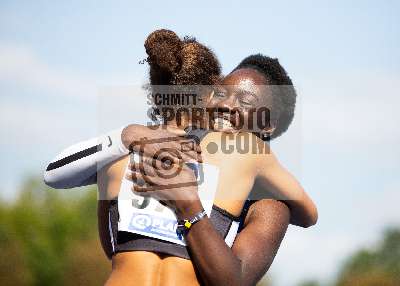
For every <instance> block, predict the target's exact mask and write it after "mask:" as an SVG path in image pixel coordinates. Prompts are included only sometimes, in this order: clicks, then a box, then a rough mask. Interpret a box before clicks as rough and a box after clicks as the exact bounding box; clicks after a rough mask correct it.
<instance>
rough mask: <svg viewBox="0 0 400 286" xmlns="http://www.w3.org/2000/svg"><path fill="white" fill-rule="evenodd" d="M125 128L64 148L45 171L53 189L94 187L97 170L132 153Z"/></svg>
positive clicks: (45, 178) (47, 181) (48, 182)
mask: <svg viewBox="0 0 400 286" xmlns="http://www.w3.org/2000/svg"><path fill="white" fill-rule="evenodd" d="M121 132H122V128H120V129H117V130H113V131H111V132H109V133H107V134H105V135H103V136H99V137H97V138H93V139H90V140H86V141H83V142H80V143H77V144H74V145H73V146H70V147H68V148H66V149H64V150H63V151H62V152H61V153H60V154H59V155H57V156H56V158H55V159H54V160H52V161H51V162H50V163H49V165H48V166H47V168H46V171H45V172H44V181H45V183H46V184H47V185H49V186H50V187H53V188H56V189H67V188H73V187H80V186H85V185H90V184H94V183H96V181H97V171H98V170H99V169H100V168H102V167H104V166H105V165H106V164H108V163H110V162H112V161H115V160H117V159H119V158H121V157H122V156H124V155H126V154H128V153H129V150H128V149H127V148H126V147H125V146H124V145H123V143H122V140H121Z"/></svg>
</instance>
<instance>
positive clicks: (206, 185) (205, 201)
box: [118, 154, 219, 245]
mask: <svg viewBox="0 0 400 286" xmlns="http://www.w3.org/2000/svg"><path fill="white" fill-rule="evenodd" d="M132 157H133V161H135V162H138V159H139V158H138V156H137V154H132V155H131V157H130V160H132ZM195 166H196V167H197V170H198V172H202V173H203V174H202V176H201V175H199V176H198V177H202V179H201V180H200V181H199V180H198V191H199V197H200V201H201V203H202V205H203V208H204V210H205V211H206V212H207V215H208V216H210V213H211V209H212V206H213V202H214V197H215V193H216V191H217V186H218V174H219V170H218V168H217V167H216V166H214V165H209V164H197V163H196V164H195ZM128 171H129V170H128V166H126V169H125V172H124V176H123V179H122V182H121V187H120V192H119V195H118V212H119V221H118V231H127V232H131V233H136V234H140V235H144V236H148V237H153V238H157V239H161V240H165V241H169V242H173V243H176V244H180V245H186V244H185V241H184V239H183V238H180V237H178V235H177V233H176V227H177V225H178V222H177V219H176V216H175V213H174V211H172V210H171V209H170V208H168V207H166V206H164V205H163V204H161V203H160V202H159V201H158V200H156V199H154V198H151V197H143V196H141V195H137V194H135V193H133V192H132V187H133V182H132V181H130V180H128V179H126V178H125V175H126V174H127V173H128ZM182 183H183V182H182ZM165 191H166V192H168V190H165Z"/></svg>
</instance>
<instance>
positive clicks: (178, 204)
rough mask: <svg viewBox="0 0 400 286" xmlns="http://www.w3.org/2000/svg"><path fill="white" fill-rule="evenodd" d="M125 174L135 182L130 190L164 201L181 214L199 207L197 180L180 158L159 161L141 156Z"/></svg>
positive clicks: (197, 210)
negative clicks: (129, 171)
mask: <svg viewBox="0 0 400 286" xmlns="http://www.w3.org/2000/svg"><path fill="white" fill-rule="evenodd" d="M130 167H131V170H132V172H131V173H130V174H128V175H127V178H128V179H130V180H132V181H134V182H135V183H136V185H135V186H133V188H132V190H133V191H134V192H137V193H140V194H141V195H144V196H147V195H148V196H152V197H154V198H156V199H157V200H159V201H162V202H164V203H166V204H167V205H168V206H169V207H171V208H172V209H174V210H175V211H176V213H177V214H178V217H179V216H182V217H184V218H186V217H190V216H191V215H192V214H194V213H197V212H199V211H201V209H202V206H201V202H200V199H199V195H198V188H197V180H196V176H195V174H194V171H193V170H192V169H191V168H190V167H189V166H188V165H187V164H186V163H184V162H183V161H182V160H179V163H173V162H171V161H169V162H162V161H160V160H157V159H154V158H149V157H142V159H141V161H140V163H133V164H131V166H130Z"/></svg>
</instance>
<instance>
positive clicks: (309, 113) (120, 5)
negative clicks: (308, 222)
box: [0, 1, 400, 286]
mask: <svg viewBox="0 0 400 286" xmlns="http://www.w3.org/2000/svg"><path fill="white" fill-rule="evenodd" d="M399 6H400V5H399V4H398V2H396V1H335V2H334V1H318V2H317V1H297V2H296V3H294V1H292V2H289V1H258V2H257V1H246V2H243V3H240V2H238V1H233V2H231V3H229V4H228V3H214V2H213V1H201V2H197V3H195V4H186V3H185V4H182V2H178V1H169V2H166V1H163V2H161V1H160V2H157V1H151V2H150V1H148V2H146V3H140V4H134V3H133V2H132V1H102V2H100V1H58V2H57V3H56V2H55V1H2V2H1V3H0V90H1V96H0V108H1V112H0V124H1V125H0V126H1V131H2V134H3V136H2V140H1V142H0V146H1V149H0V150H1V151H0V156H1V158H2V160H1V167H0V168H1V172H0V178H1V179H2V182H3V185H2V187H0V192H1V196H2V197H4V198H7V199H12V198H14V197H15V195H16V192H17V191H16V190H17V189H18V185H19V182H20V180H21V179H22V178H23V177H24V176H25V175H29V174H34V175H35V174H36V175H40V174H41V173H42V171H43V168H44V167H45V165H46V163H47V162H48V161H49V160H50V159H52V157H53V156H54V155H55V154H57V152H59V151H60V150H61V149H63V148H64V147H66V146H68V145H70V144H72V143H74V142H78V141H80V140H83V139H87V138H90V137H92V136H95V135H96V134H98V133H99V132H100V131H104V130H102V129H104V128H105V126H103V125H101V124H100V125H101V126H100V125H99V110H101V109H102V107H104V105H105V104H106V102H107V101H104V99H102V97H101V96H100V95H99V94H101V91H104V87H107V86H113V87H118V86H138V85H140V84H142V83H144V82H145V79H146V72H147V69H146V66H145V65H139V64H138V62H139V61H140V60H141V59H143V58H145V51H144V48H143V43H144V39H145V38H146V36H147V35H148V34H149V33H150V32H151V31H153V30H155V29H158V28H168V29H172V30H174V31H175V32H176V33H177V34H179V35H181V36H183V35H186V34H189V35H194V36H196V37H197V38H198V39H199V40H200V41H201V42H204V43H205V44H207V45H209V46H210V47H211V48H212V49H213V50H214V51H215V53H216V54H217V56H218V57H219V59H220V61H221V63H222V66H223V70H224V72H225V73H228V72H229V71H230V70H231V69H232V68H234V67H235V66H236V65H237V64H238V63H239V61H240V60H241V59H243V58H244V57H245V56H247V55H249V54H251V53H256V52H261V53H263V54H266V55H269V56H271V57H277V58H279V60H280V62H281V64H282V65H283V66H284V67H285V68H286V69H287V71H288V72H289V74H290V76H291V77H292V79H293V81H294V83H295V85H296V86H297V90H298V93H299V104H298V107H297V114H296V118H295V122H294V125H293V126H292V127H291V129H290V131H289V133H288V134H286V135H285V136H284V137H282V139H280V140H279V141H277V142H276V143H273V148H274V145H275V146H276V150H277V153H278V155H279V157H280V158H281V160H282V163H283V164H284V165H285V166H287V167H288V168H289V169H290V170H291V171H292V172H293V173H294V174H295V175H296V176H297V177H299V178H300V180H301V182H302V184H303V185H304V187H305V189H306V190H307V191H308V192H309V193H310V194H311V196H312V197H313V198H314V199H315V201H316V202H317V204H318V207H319V212H320V220H319V222H318V225H317V226H315V227H313V228H311V229H307V230H303V229H300V228H296V227H291V228H290V229H289V231H288V234H287V236H286V238H285V241H284V243H283V245H282V247H281V250H280V252H279V254H278V256H277V258H276V261H275V263H274V265H273V267H272V268H271V271H270V273H271V276H272V280H273V281H274V282H276V284H277V285H285V286H286V285H295V283H297V282H298V281H301V280H302V279H305V278H318V279H321V280H324V281H327V280H329V279H330V278H331V277H333V275H334V274H335V273H334V271H335V269H337V267H338V266H339V265H340V262H341V261H342V258H343V257H344V256H345V255H347V254H349V253H351V252H352V251H353V250H355V249H357V248H358V247H360V246H368V245H371V244H372V243H373V242H374V241H375V240H376V239H377V238H378V237H379V234H380V233H381V231H382V230H383V229H384V227H385V226H387V225H399V224H400V216H399V214H398V211H397V205H396V202H398V201H399V199H400V195H399V188H400V180H399V176H398V174H399V173H400V172H399V171H400V168H399V159H400V150H399V147H398V146H400V144H399V143H400V134H399V131H398V128H397V124H398V122H400V115H399V112H398V111H397V107H398V106H400V99H399V95H400V94H399V88H398V87H399V83H400V53H399V48H398V47H399V46H400V43H399V41H400V40H399V39H400V23H399V22H400V20H399V18H398V11H399V10H400V9H399V8H400V7H399ZM132 101H133V102H135V104H136V105H135V106H133V105H130V106H131V107H132V114H131V116H132V117H131V118H132V120H133V121H135V122H145V121H146V118H145V112H143V110H144V109H145V108H146V107H145V105H143V103H142V101H144V99H142V98H137V99H136V98H132ZM100 113H101V112H100ZM124 123H125V122H124V121H123V120H122V119H121V120H120V121H118V120H117V121H116V122H115V124H124ZM292 138H294V141H291V139H292ZM293 142H296V144H293ZM282 146H283V147H282ZM285 146H286V147H285ZM287 146H292V149H293V150H296V152H297V151H299V152H297V153H296V154H293V152H292V153H290V152H289V151H288V148H287ZM286 151H288V152H286ZM293 158H295V159H293ZM288 273H289V274H288Z"/></svg>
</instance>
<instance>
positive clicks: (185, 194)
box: [45, 30, 317, 285]
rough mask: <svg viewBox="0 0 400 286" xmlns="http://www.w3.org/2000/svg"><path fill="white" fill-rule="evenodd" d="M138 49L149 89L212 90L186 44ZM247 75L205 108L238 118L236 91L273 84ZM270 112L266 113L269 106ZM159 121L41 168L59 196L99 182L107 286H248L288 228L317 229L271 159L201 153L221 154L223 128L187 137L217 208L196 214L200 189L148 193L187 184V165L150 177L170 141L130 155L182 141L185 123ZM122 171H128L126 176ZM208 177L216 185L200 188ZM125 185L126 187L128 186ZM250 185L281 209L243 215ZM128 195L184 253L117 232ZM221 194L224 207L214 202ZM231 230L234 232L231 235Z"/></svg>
mask: <svg viewBox="0 0 400 286" xmlns="http://www.w3.org/2000/svg"><path fill="white" fill-rule="evenodd" d="M145 47H146V52H147V53H148V55H149V58H148V62H149V65H150V83H151V84H152V85H171V84H172V85H180V84H183V85H188V84H204V85H212V84H215V83H219V79H220V78H221V75H220V67H219V64H218V61H217V60H216V58H215V56H214V55H213V53H212V52H211V51H210V50H209V49H207V48H206V47H204V46H203V45H201V44H200V43H198V42H197V41H196V40H195V39H184V40H180V39H179V38H178V37H177V36H176V35H175V33H173V32H171V31H167V30H159V31H156V32H153V33H152V34H151V35H150V36H149V37H148V39H147V41H146V45H145ZM254 66H256V65H253V66H252V67H249V66H247V67H246V68H240V69H238V70H236V71H234V72H233V73H231V74H230V75H228V76H227V77H226V78H225V79H224V80H223V81H222V84H221V85H220V86H221V89H223V88H224V87H226V88H225V91H224V94H222V93H218V94H215V93H213V94H212V95H211V96H210V98H209V99H208V100H209V104H210V106H213V107H216V108H221V109H224V110H228V111H229V110H231V109H233V108H237V107H238V106H237V105H238V103H239V102H241V101H242V99H243V98H242V97H243V92H244V91H246V90H245V87H247V88H250V89H251V90H250V92H251V93H252V95H251V96H254V97H255V98H257V97H260V96H263V94H262V93H261V92H259V91H258V89H257V86H258V85H266V84H269V82H268V78H269V77H268V76H270V78H273V77H274V75H272V76H271V75H268V73H266V72H264V71H263V72H261V71H260V70H257V69H259V68H254ZM184 70H185V72H182V71H184ZM228 85H229V86H235V85H237V86H238V89H240V92H241V93H239V92H238V90H236V89H230V88H227V86H228ZM219 92H220V91H219ZM216 96H218V97H216ZM270 102H273V100H272V99H271V100H270ZM249 103H250V104H251V102H249ZM239 107H240V106H239ZM273 107H274V105H273V104H271V106H269V108H273ZM161 116H163V114H162V113H161ZM278 118H279V116H278ZM163 119H164V122H163V125H162V126H160V127H159V128H154V127H152V128H148V127H145V126H140V125H129V126H127V127H125V128H123V129H120V130H117V131H116V132H112V133H110V134H108V135H106V136H104V137H101V138H100V139H96V140H94V141H90V142H89V141H87V142H85V144H77V145H74V146H73V147H71V148H69V149H67V150H66V151H65V152H63V153H62V154H60V155H59V156H58V157H57V158H56V160H54V161H53V162H52V163H50V164H49V166H48V168H47V171H46V172H45V181H46V182H47V183H48V184H49V185H51V186H54V187H61V188H68V187H74V186H79V185H85V184H91V183H95V182H98V185H99V191H100V193H101V194H103V195H104V197H105V198H107V199H110V201H103V200H100V201H99V208H98V216H99V231H100V236H101V240H102V245H103V247H104V249H105V251H106V253H107V254H108V255H111V256H112V262H113V271H112V273H111V275H110V278H109V279H108V281H107V282H106V285H121V284H123V285H131V284H132V285H198V284H206V285H254V284H255V283H256V282H257V281H258V280H259V279H260V278H261V277H262V276H263V274H264V273H265V272H266V270H267V269H268V268H269V266H270V264H271V263H272V260H273V258H274V256H275V254H276V252H277V250H278V248H279V245H280V242H281V240H282V239H283V236H284V234H285V232H286V228H287V225H288V223H289V219H290V220H291V222H292V223H294V224H297V225H300V226H303V227H308V226H310V225H313V224H314V223H315V222H316V219H317V213H316V209H315V206H314V204H313V203H312V201H311V200H310V199H309V198H308V196H307V195H306V194H305V192H304V191H303V189H302V188H301V186H300V185H299V184H298V183H297V181H296V180H295V179H294V178H293V177H292V176H291V175H290V174H289V173H288V172H287V171H285V170H284V169H283V168H282V166H280V164H279V163H278V161H277V160H276V158H275V157H274V156H273V154H272V153H271V152H269V153H267V154H256V155H254V154H240V153H238V152H236V151H234V152H233V153H231V154H224V152H221V151H219V150H221V149H220V148H219V149H218V151H217V152H209V151H208V150H207V145H208V144H209V143H214V144H216V145H217V146H220V145H221V144H222V138H223V137H222V136H223V134H224V132H232V130H234V131H235V132H237V133H240V130H237V129H235V126H237V125H236V124H235V122H230V124H227V125H223V126H225V127H226V126H228V128H225V127H223V128H222V129H221V130H218V131H224V132H203V131H199V132H197V131H195V132H192V133H193V134H194V135H196V136H197V137H198V139H199V141H200V144H199V145H200V149H201V150H202V158H201V160H199V161H201V162H203V163H202V164H203V165H205V166H206V165H213V166H216V169H212V168H211V169H207V168H205V169H204V184H205V185H206V188H207V187H209V188H210V189H213V191H216V200H215V201H214V204H213V206H212V210H211V213H210V214H209V215H206V214H205V213H204V208H205V206H204V205H203V202H202V201H201V200H200V198H199V193H200V192H199V191H198V188H201V186H196V185H195V184H194V185H193V184H192V185H189V186H182V187H179V188H168V189H164V190H159V189H157V187H158V186H161V185H165V184H170V185H174V184H175V183H179V182H181V181H189V182H192V181H195V180H196V179H195V174H194V172H193V171H192V168H189V165H187V164H184V165H183V167H182V169H181V171H180V172H179V173H177V175H176V176H174V177H172V178H168V179H165V178H162V176H161V177H159V176H158V177H157V176H155V175H154V174H155V170H154V169H156V168H157V167H155V166H154V165H153V164H151V163H154V160H153V159H152V155H153V154H154V152H155V151H157V150H158V149H160V148H163V147H164V146H167V147H169V148H175V149H177V148H178V146H177V145H176V142H175V141H168V142H166V141H162V140H160V141H159V142H158V143H157V144H155V145H154V144H152V145H146V146H144V148H142V149H140V150H137V149H135V145H132V142H134V141H137V140H139V139H140V138H142V137H147V138H156V139H160V138H161V139H162V138H167V137H170V136H182V137H184V136H183V135H184V134H185V131H184V130H185V128H186V127H190V118H189V116H182V120H181V121H180V122H179V124H177V122H176V120H175V119H173V120H171V119H169V118H167V117H163ZM289 123H290V122H289ZM278 124H279V121H278V120H277V121H276V122H274V123H273V124H272V126H271V128H269V129H268V130H267V132H269V135H271V137H272V135H273V132H274V131H275V130H279V129H278V128H277V126H278ZM216 126H217V124H216ZM214 127H215V126H214ZM224 129H226V130H224ZM247 134H248V135H249V136H253V137H254V138H255V141H252V142H255V143H254V144H257V145H261V144H263V145H264V144H266V143H264V142H263V141H261V140H260V139H259V138H257V137H255V136H254V135H252V134H250V133H247ZM110 142H112V143H111V144H110ZM94 143H95V144H94ZM93 146H95V147H96V148H93ZM129 147H131V148H132V150H133V154H137V152H138V151H140V152H141V153H142V156H143V157H144V159H143V160H142V161H141V164H138V162H137V161H135V160H134V159H132V156H131V157H130V156H128V153H129ZM197 151H198V149H195V150H194V151H193V152H192V153H190V152H189V153H185V154H180V156H181V157H182V159H184V160H185V161H191V162H193V159H197V156H198V152H197ZM150 159H151V160H150ZM129 164H131V165H132V170H133V171H132V172H131V171H130V168H128V165H129ZM172 167H173V168H174V167H175V166H174V165H172ZM98 169H99V170H98ZM76 170H78V171H76ZM97 170H98V173H96V172H97ZM139 170H140V171H139ZM207 170H216V172H215V173H212V172H211V173H210V172H207ZM144 173H145V174H146V175H148V176H151V177H152V179H153V180H152V184H148V183H147V184H143V182H146V178H144V177H143V174H144ZM215 176H217V178H218V184H217V185H215V184H214V185H212V184H209V183H208V182H210V181H212V179H213V178H215ZM126 178H129V179H132V180H133V181H134V182H135V183H134V184H133V185H132V183H131V182H130V181H129V180H128V179H126ZM256 180H257V181H260V182H261V183H260V185H259V186H261V188H262V191H263V192H266V193H267V192H268V191H269V192H270V193H272V194H274V195H276V194H277V195H278V196H279V197H281V198H285V199H287V200H286V201H285V202H284V203H283V202H279V201H275V200H268V199H262V200H260V201H258V202H255V203H254V204H252V205H251V206H250V208H245V209H246V210H247V211H243V209H244V204H245V201H246V198H247V197H248V196H249V193H250V191H251V190H252V187H253V186H254V183H255V181H256ZM204 184H203V185H204ZM207 184H208V185H207ZM131 188H133V189H134V191H135V193H136V195H138V196H140V195H141V194H142V195H144V197H147V196H148V195H150V196H153V197H156V198H158V199H159V200H160V201H163V202H165V203H167V204H168V205H169V207H170V210H171V211H172V212H173V213H174V215H175V216H176V219H177V221H178V224H179V227H180V229H181V230H182V232H181V234H182V235H183V236H184V238H185V243H186V246H183V245H181V244H177V243H171V242H170V241H167V240H163V239H156V238H154V237H151V236H146V235H141V234H138V233H134V232H129V231H127V229H123V230H121V229H120V228H119V227H120V224H121V225H122V222H123V221H124V220H127V219H128V220H129V219H130V218H131V217H128V218H126V217H124V215H123V214H125V213H126V212H125V210H123V209H122V208H119V207H120V206H122V204H121V205H120V203H119V201H117V200H116V199H117V197H118V195H119V194H121V193H122V192H124V191H125V192H126V190H127V189H128V191H130V189H131ZM227 191H229V192H228V193H229V194H230V195H232V196H231V197H226V196H224V195H220V194H226V193H227ZM137 193H139V194H137ZM141 206H143V204H142V205H141ZM289 209H290V213H289ZM240 222H241V223H242V227H241V228H242V230H241V231H240V232H239V233H238V227H239V223H240Z"/></svg>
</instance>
